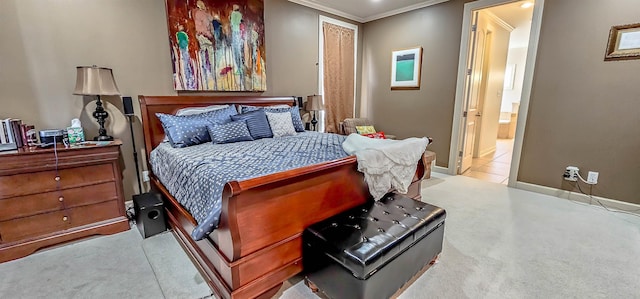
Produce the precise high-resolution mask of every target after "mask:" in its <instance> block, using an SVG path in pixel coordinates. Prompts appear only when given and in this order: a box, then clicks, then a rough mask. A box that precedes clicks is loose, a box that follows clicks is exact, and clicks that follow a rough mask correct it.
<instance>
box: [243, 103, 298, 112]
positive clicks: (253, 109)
mask: <svg viewBox="0 0 640 299" xmlns="http://www.w3.org/2000/svg"><path fill="white" fill-rule="evenodd" d="M290 107H291V106H289V105H287V104H280V105H271V106H250V105H240V106H238V110H239V111H240V113H246V112H249V111H255V110H258V109H265V108H267V109H278V108H290Z"/></svg>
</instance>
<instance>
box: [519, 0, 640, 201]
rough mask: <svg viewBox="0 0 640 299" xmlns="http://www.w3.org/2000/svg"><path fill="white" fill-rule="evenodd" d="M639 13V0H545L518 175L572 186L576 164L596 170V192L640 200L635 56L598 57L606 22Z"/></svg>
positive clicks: (639, 69) (639, 65) (639, 95)
mask: <svg viewBox="0 0 640 299" xmlns="http://www.w3.org/2000/svg"><path fill="white" fill-rule="evenodd" d="M639 15H640V4H639V3H638V1H637V0H609V1H600V0H581V1H577V0H574V1H557V0H555V1H554V0H550V1H546V3H545V8H544V14H543V21H542V28H541V37H540V45H539V50H538V57H537V60H538V62H537V65H536V69H535V72H536V73H535V75H534V82H533V91H532V94H531V103H530V105H529V115H528V120H527V128H526V132H525V138H524V147H523V151H522V159H521V163H520V172H519V173H518V180H520V181H524V182H528V183H533V184H538V185H544V186H549V187H553V188H562V189H569V190H574V187H573V186H574V184H569V183H566V182H565V181H563V179H562V176H561V175H562V173H563V172H564V169H565V167H566V166H569V165H573V166H578V167H579V168H580V170H581V171H580V172H581V174H582V176H584V177H586V175H587V171H588V170H593V171H598V172H600V178H599V181H598V185H597V186H595V187H594V188H593V193H594V194H595V195H598V196H603V197H607V198H613V199H617V200H622V201H627V202H632V203H638V204H640V196H638V194H640V184H639V183H638V182H640V155H638V151H639V150H640V117H638V114H639V113H640V85H639V84H638V78H640V60H630V61H613V62H605V61H603V58H604V52H605V48H606V45H607V37H608V34H609V29H610V28H611V26H613V25H622V24H630V23H637V22H638V16H639ZM583 186H584V185H583ZM588 189H589V188H583V190H585V191H586V190H588Z"/></svg>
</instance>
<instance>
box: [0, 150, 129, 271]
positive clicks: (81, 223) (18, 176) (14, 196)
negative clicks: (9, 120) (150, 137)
mask: <svg viewBox="0 0 640 299" xmlns="http://www.w3.org/2000/svg"><path fill="white" fill-rule="evenodd" d="M120 145H122V142H121V141H119V140H116V141H112V142H109V143H108V144H106V145H100V146H97V145H91V146H80V147H71V148H65V147H63V146H60V147H58V148H57V158H56V153H55V152H54V149H53V148H47V149H42V148H37V147H30V148H29V147H24V148H21V149H18V150H15V151H8V152H0V262H5V261H9V260H13V259H17V258H21V257H24V256H27V255H29V254H31V253H33V252H35V251H36V250H38V249H40V248H44V247H47V246H51V245H55V244H59V243H62V242H66V241H70V240H75V239H79V238H82V237H86V236H90V235H98V234H114V233H118V232H122V231H125V230H128V229H129V222H128V220H127V218H126V217H125V207H124V196H123V191H122V172H121V169H120V161H119V156H120ZM56 160H57V167H56Z"/></svg>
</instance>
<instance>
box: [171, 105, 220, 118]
mask: <svg viewBox="0 0 640 299" xmlns="http://www.w3.org/2000/svg"><path fill="white" fill-rule="evenodd" d="M227 107H229V105H211V106H207V107H187V108H182V109H179V110H178V111H176V115H177V116H183V115H193V114H200V113H205V112H209V111H214V110H220V109H224V108H227Z"/></svg>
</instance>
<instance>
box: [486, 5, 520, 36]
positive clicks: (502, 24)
mask: <svg viewBox="0 0 640 299" xmlns="http://www.w3.org/2000/svg"><path fill="white" fill-rule="evenodd" d="M484 12H485V13H486V14H487V16H488V17H489V18H490V19H492V20H493V21H494V22H496V24H498V25H500V27H502V28H504V29H506V30H507V31H509V32H511V31H513V30H514V29H516V28H515V27H513V26H511V24H509V23H507V22H506V21H505V20H503V19H501V18H500V17H498V16H496V15H495V14H494V13H492V12H490V11H488V10H486V11H484Z"/></svg>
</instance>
